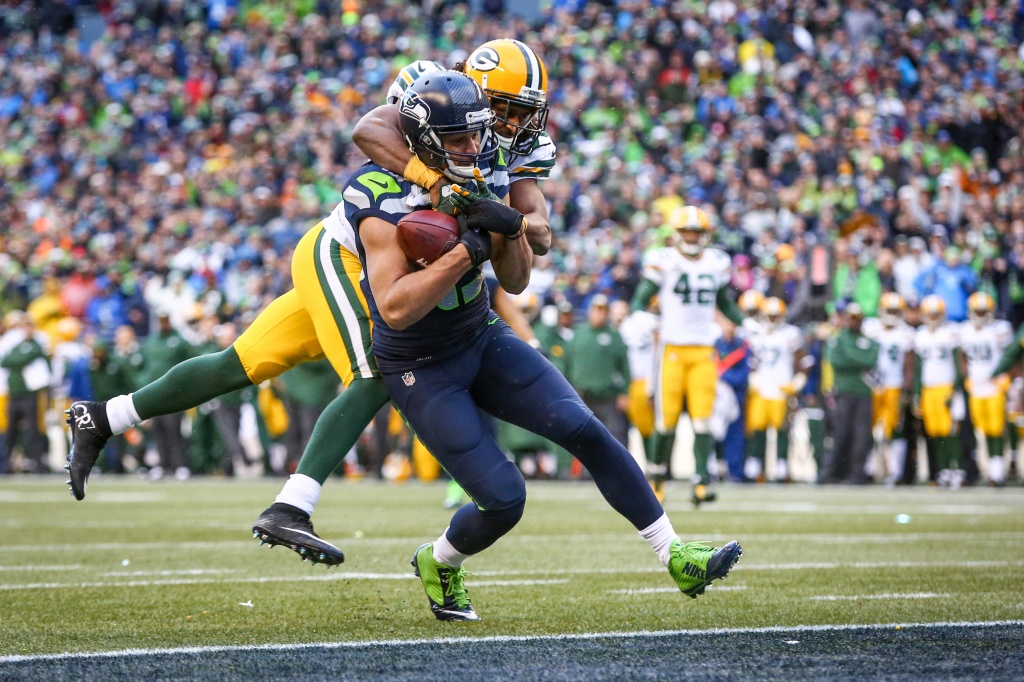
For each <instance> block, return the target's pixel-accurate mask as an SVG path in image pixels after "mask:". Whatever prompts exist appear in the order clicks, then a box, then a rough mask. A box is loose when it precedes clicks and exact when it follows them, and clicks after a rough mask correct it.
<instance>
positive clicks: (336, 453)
mask: <svg viewBox="0 0 1024 682" xmlns="http://www.w3.org/2000/svg"><path fill="white" fill-rule="evenodd" d="M388 400H390V398H389V396H388V392H387V389H385V388H384V382H383V381H381V380H380V379H353V380H352V383H351V384H349V386H348V388H346V389H345V390H344V391H342V392H341V395H339V396H338V397H337V398H335V399H334V400H332V401H331V403H330V404H329V405H328V406H327V409H325V410H324V411H323V414H321V415H320V418H319V419H317V420H316V426H314V427H313V435H311V436H310V437H309V442H308V443H306V449H305V450H304V451H303V452H302V459H300V460H299V466H298V468H297V469H296V470H295V473H297V474H303V475H304V476H309V477H310V478H312V479H314V480H316V481H317V482H318V483H320V484H321V485H323V483H324V481H326V480H327V477H328V476H330V475H331V472H332V471H334V470H335V469H336V468H337V467H338V465H339V464H340V463H341V461H342V460H343V459H345V455H347V454H348V451H349V450H351V449H352V446H353V445H355V444H356V441H357V440H359V436H360V434H362V433H363V429H365V428H366V425H367V424H369V423H370V420H371V419H373V417H374V415H376V414H377V412H378V411H379V410H380V408H382V407H384V404H385V403H387V401H388Z"/></svg>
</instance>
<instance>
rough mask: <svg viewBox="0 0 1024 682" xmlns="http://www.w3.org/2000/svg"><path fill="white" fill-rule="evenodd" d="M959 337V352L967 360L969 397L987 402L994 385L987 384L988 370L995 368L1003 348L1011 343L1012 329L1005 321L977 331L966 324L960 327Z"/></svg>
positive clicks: (992, 323)
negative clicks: (969, 382)
mask: <svg viewBox="0 0 1024 682" xmlns="http://www.w3.org/2000/svg"><path fill="white" fill-rule="evenodd" d="M959 334H960V348H962V349H963V351H964V354H965V355H966V356H967V377H968V378H969V379H970V380H971V395H972V396H974V397H975V398H991V397H992V396H994V395H996V393H997V391H996V387H995V384H993V383H992V381H990V379H991V378H992V370H994V369H995V368H996V365H998V364H999V359H1000V358H1001V357H1002V356H1003V351H1004V350H1006V347H1007V346H1009V345H1010V344H1011V343H1013V327H1012V326H1011V325H1010V323H1009V322H1007V321H1006V320H995V321H993V322H991V323H989V324H987V325H985V326H984V327H982V328H981V329H978V328H976V327H975V326H974V325H973V324H972V323H971V322H969V321H968V322H964V323H962V324H961V325H960V332H959Z"/></svg>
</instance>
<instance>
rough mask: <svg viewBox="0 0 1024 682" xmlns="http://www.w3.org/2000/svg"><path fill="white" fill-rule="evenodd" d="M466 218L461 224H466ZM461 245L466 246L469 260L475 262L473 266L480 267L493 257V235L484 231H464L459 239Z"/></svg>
mask: <svg viewBox="0 0 1024 682" xmlns="http://www.w3.org/2000/svg"><path fill="white" fill-rule="evenodd" d="M464 220H465V219H464V218H463V219H462V220H460V221H459V223H460V224H463V223H464ZM459 243H460V244H465V245H466V250H467V251H469V258H470V260H472V261H473V265H480V264H482V263H483V262H484V261H486V260H487V259H488V258H490V257H491V235H490V233H488V232H484V231H483V230H473V229H469V230H464V231H463V233H462V236H461V237H459Z"/></svg>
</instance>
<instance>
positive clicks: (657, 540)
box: [640, 514, 679, 566]
mask: <svg viewBox="0 0 1024 682" xmlns="http://www.w3.org/2000/svg"><path fill="white" fill-rule="evenodd" d="M640 536H641V537H642V538H643V539H644V540H647V544H648V545H650V546H651V549H653V550H654V553H655V554H657V555H658V559H660V560H661V563H663V564H665V565H666V566H668V560H669V559H670V558H671V555H670V554H669V551H668V550H669V548H670V547H671V546H672V543H673V542H675V541H676V540H678V539H679V536H678V535H676V531H675V530H674V529H673V528H672V522H671V521H669V520H668V514H662V515H661V518H659V519H658V520H657V521H655V522H654V523H652V524H651V525H649V526H647V527H646V528H644V529H643V530H642V531H640Z"/></svg>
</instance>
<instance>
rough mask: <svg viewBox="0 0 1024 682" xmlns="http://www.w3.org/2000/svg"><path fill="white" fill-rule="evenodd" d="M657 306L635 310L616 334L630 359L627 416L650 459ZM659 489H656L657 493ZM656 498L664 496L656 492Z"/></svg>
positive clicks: (659, 322) (653, 304)
mask: <svg viewBox="0 0 1024 682" xmlns="http://www.w3.org/2000/svg"><path fill="white" fill-rule="evenodd" d="M656 308H657V303H656V299H655V300H652V302H651V310H637V311H634V312H632V313H630V315H629V317H627V318H626V319H625V320H623V321H622V324H621V325H619V335H620V336H621V337H622V342H623V343H625V344H626V351H627V354H628V358H629V376H630V383H629V406H628V407H627V408H626V418H627V419H628V420H629V423H630V424H632V425H633V426H634V427H636V430H637V431H638V432H639V433H640V437H641V438H643V440H644V455H645V456H646V457H647V459H648V460H649V459H650V458H651V456H652V453H653V450H652V447H653V445H654V444H653V442H652V439H651V436H652V435H653V434H654V405H653V403H652V400H651V397H652V396H653V395H654V381H653V378H654V367H655V364H656V361H655V351H656V350H657V344H658V327H659V326H660V324H661V321H660V320H659V319H658V316H657V314H655V313H654V312H653V310H655V309H656ZM659 492H660V491H657V490H656V491H655V495H659ZM659 501H664V497H663V496H660V495H659Z"/></svg>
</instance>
